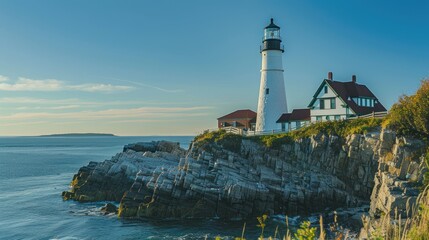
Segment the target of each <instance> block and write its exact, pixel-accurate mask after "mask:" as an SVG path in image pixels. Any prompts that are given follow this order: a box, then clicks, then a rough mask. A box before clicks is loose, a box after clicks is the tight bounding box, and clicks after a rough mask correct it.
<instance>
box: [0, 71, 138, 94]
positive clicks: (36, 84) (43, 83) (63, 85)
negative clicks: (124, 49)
mask: <svg viewBox="0 0 429 240" xmlns="http://www.w3.org/2000/svg"><path fill="white" fill-rule="evenodd" d="M130 89H133V87H131V86H124V85H112V84H104V83H87V84H80V85H72V84H68V83H67V82H65V81H61V80H57V79H43V80H36V79H30V78H24V77H20V78H18V80H16V81H14V82H10V81H9V78H8V77H5V76H1V75H0V90H2V91H45V92H49V91H64V90H74V91H84V92H107V93H109V92H115V91H126V90H130Z"/></svg>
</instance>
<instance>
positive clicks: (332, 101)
mask: <svg viewBox="0 0 429 240" xmlns="http://www.w3.org/2000/svg"><path fill="white" fill-rule="evenodd" d="M335 108H336V106H335V98H331V109H335Z"/></svg>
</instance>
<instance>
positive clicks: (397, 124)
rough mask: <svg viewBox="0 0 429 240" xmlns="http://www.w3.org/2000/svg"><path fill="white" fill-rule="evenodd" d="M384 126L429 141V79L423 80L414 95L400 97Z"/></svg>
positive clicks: (403, 134) (399, 133) (401, 134)
mask: <svg viewBox="0 0 429 240" xmlns="http://www.w3.org/2000/svg"><path fill="white" fill-rule="evenodd" d="M383 126H384V127H389V128H391V129H393V130H395V131H396V133H397V134H398V135H400V136H405V135H407V136H413V137H416V138H419V139H422V140H425V141H428V140H429V80H425V81H422V84H421V86H420V88H419V89H418V90H417V92H416V93H415V94H414V95H411V96H405V95H404V96H402V97H400V98H399V101H398V102H397V103H395V104H394V105H393V106H392V108H391V109H390V112H389V114H388V116H387V117H386V119H385V120H384V122H383Z"/></svg>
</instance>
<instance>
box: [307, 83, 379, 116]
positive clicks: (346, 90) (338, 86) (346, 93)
mask: <svg viewBox="0 0 429 240" xmlns="http://www.w3.org/2000/svg"><path fill="white" fill-rule="evenodd" d="M324 83H326V84H327V85H328V86H329V87H330V88H331V89H332V90H333V91H334V92H335V94H336V95H337V96H338V97H339V98H340V99H341V100H342V101H343V102H344V103H345V104H347V105H348V106H349V107H350V109H351V110H352V111H353V112H354V113H356V114H357V115H365V114H369V113H372V112H384V111H387V110H386V108H385V107H384V106H383V105H382V104H381V103H380V101H378V99H377V97H376V96H375V95H374V94H373V93H372V92H371V90H369V89H368V87H367V86H365V85H362V84H358V83H356V82H353V81H351V82H338V81H333V80H328V79H325V80H323V82H322V84H320V86H319V88H318V89H317V91H316V93H315V94H314V96H313V100H311V102H310V104H309V105H308V107H312V106H313V104H314V102H315V101H316V100H317V96H318V95H319V93H320V91H321V90H322V87H323V86H324ZM354 97H366V98H374V99H376V100H377V103H376V104H374V107H363V106H358V105H357V104H356V103H355V102H354V101H353V100H352V98H354Z"/></svg>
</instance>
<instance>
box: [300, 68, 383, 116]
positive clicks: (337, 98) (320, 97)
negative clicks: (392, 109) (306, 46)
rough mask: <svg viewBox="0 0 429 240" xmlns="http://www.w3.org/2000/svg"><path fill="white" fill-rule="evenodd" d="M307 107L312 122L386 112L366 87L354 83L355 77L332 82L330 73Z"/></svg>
mask: <svg viewBox="0 0 429 240" xmlns="http://www.w3.org/2000/svg"><path fill="white" fill-rule="evenodd" d="M308 107H309V108H310V115H311V121H312V122H314V121H329V120H340V119H347V118H350V117H356V116H362V115H367V114H371V113H379V112H386V111H387V110H386V108H385V107H384V106H383V105H382V104H381V103H380V101H379V100H378V99H377V97H376V96H375V95H374V94H373V93H372V92H371V90H369V89H368V87H367V86H365V85H363V84H358V83H357V82H356V76H355V75H353V76H352V80H351V81H350V82H338V81H334V80H333V74H332V72H329V73H328V79H324V80H323V82H322V83H321V84H320V86H319V88H318V89H317V91H316V93H315V94H314V96H313V99H312V100H311V102H310V104H309V105H308Z"/></svg>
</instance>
